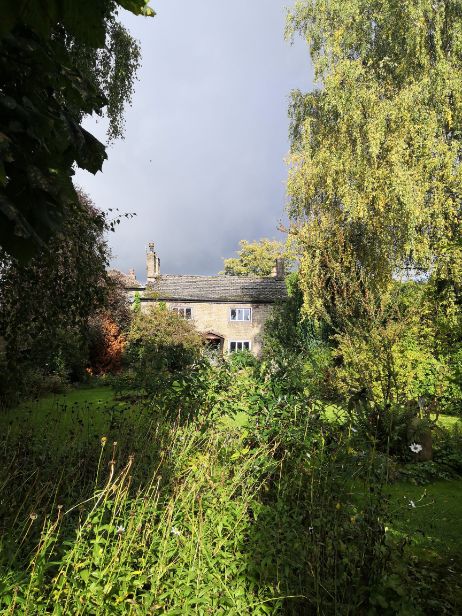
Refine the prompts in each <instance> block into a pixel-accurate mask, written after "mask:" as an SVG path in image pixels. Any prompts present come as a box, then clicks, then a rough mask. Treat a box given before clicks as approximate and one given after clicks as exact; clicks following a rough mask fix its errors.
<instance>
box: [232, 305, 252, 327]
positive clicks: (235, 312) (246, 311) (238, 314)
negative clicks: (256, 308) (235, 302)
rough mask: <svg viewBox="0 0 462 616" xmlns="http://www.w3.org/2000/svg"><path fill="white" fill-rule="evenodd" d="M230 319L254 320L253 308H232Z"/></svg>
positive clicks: (248, 321)
mask: <svg viewBox="0 0 462 616" xmlns="http://www.w3.org/2000/svg"><path fill="white" fill-rule="evenodd" d="M229 320H230V321H244V322H247V323H250V321H252V308H231V310H230V311H229Z"/></svg>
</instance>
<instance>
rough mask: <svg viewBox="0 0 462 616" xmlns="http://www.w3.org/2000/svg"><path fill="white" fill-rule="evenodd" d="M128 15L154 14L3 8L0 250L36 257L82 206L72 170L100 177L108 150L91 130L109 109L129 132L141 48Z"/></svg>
mask: <svg viewBox="0 0 462 616" xmlns="http://www.w3.org/2000/svg"><path fill="white" fill-rule="evenodd" d="M120 7H123V8H126V9H128V10H130V11H132V12H133V13H136V14H145V15H153V14H154V13H153V11H152V9H150V8H149V7H148V6H146V2H145V1H144V0H120V1H119V2H115V1H112V0H97V1H95V0H82V1H81V2H78V3H72V2H61V1H59V0H48V1H47V2H46V3H45V5H44V3H43V1H42V0H32V1H31V2H26V1H25V0H19V2H13V1H12V0H6V1H5V2H3V4H2V20H1V24H0V75H1V77H0V92H1V94H0V245H1V246H2V247H3V248H4V250H5V251H6V252H7V253H9V254H10V255H12V256H14V257H15V258H19V259H22V260H26V259H30V258H31V257H32V255H33V254H34V253H36V252H37V250H38V249H40V248H43V247H44V246H45V245H46V243H47V242H48V241H49V239H50V237H51V236H52V235H53V234H54V233H56V232H57V231H60V230H63V229H64V228H65V224H66V223H65V218H66V213H67V212H69V211H72V209H73V208H75V207H76V206H77V205H78V199H77V195H76V192H75V189H74V186H73V184H72V175H73V173H74V172H73V167H74V165H77V166H78V167H81V168H83V169H86V170H87V171H90V172H91V173H96V172H97V171H99V170H100V169H101V166H102V164H103V161H104V160H105V158H106V151H105V147H104V146H103V144H102V143H100V142H99V141H98V140H97V139H96V138H95V137H94V136H93V135H91V134H90V133H89V132H88V131H86V130H85V129H84V128H83V127H82V125H81V122H82V119H83V117H84V116H85V115H90V114H92V113H97V114H99V115H101V114H102V113H103V110H104V109H105V108H107V113H108V117H109V119H110V128H109V136H110V138H114V137H117V136H119V135H120V134H121V130H122V111H123V103H124V102H125V101H128V102H129V101H130V96H131V91H132V86H133V79H134V75H135V72H136V68H137V66H138V64H139V50H138V47H137V45H136V44H135V42H134V41H133V39H132V38H131V37H130V36H129V34H128V33H127V32H126V31H125V29H124V28H123V27H122V26H121V25H120V24H119V23H118V22H117V20H116V15H117V11H118V9H119V8H120Z"/></svg>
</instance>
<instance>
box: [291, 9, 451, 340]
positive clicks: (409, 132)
mask: <svg viewBox="0 0 462 616" xmlns="http://www.w3.org/2000/svg"><path fill="white" fill-rule="evenodd" d="M287 30H288V34H289V36H294V35H295V34H300V35H302V36H303V37H304V38H305V40H306V42H307V44H308V45H309V47H310V51H311V57H312V60H313V64H314V68H315V75H316V80H317V83H318V88H317V89H315V90H314V91H313V92H310V93H308V94H303V93H301V92H298V91H296V92H293V93H292V100H291V107H290V115H291V141H292V147H291V153H290V172H289V181H288V193H289V197H290V204H289V214H290V216H291V219H292V225H293V232H294V234H296V235H297V237H298V239H299V242H300V246H301V249H302V250H301V252H302V254H303V257H302V260H301V284H302V287H303V291H304V298H305V302H304V304H305V311H306V312H307V313H308V314H309V315H310V316H312V317H316V318H323V319H326V320H328V321H330V322H331V323H332V324H333V325H334V326H336V327H337V328H338V329H340V330H343V329H345V327H346V326H347V324H348V323H351V322H354V321H356V322H357V321H358V319H361V318H365V319H370V318H371V316H372V317H373V315H374V314H376V312H377V310H378V309H379V308H378V307H380V304H381V303H383V301H384V298H385V297H386V296H387V293H388V292H389V290H390V288H391V286H392V280H393V274H394V273H396V271H398V270H400V269H402V268H404V267H413V268H419V269H421V270H424V271H426V272H428V273H431V275H432V277H433V279H434V280H436V281H439V282H440V283H441V286H442V287H445V288H446V289H449V291H448V293H449V295H451V298H452V301H453V303H454V302H456V303H457V296H458V294H460V283H461V280H462V266H461V263H462V244H461V240H460V237H461V231H462V225H461V217H462V212H461V202H462V201H461V197H462V183H461V179H462V171H461V164H460V157H461V137H462V2H460V0H300V1H299V2H297V3H296V5H295V7H294V8H293V10H292V11H291V12H290V13H289V16H288V28H287Z"/></svg>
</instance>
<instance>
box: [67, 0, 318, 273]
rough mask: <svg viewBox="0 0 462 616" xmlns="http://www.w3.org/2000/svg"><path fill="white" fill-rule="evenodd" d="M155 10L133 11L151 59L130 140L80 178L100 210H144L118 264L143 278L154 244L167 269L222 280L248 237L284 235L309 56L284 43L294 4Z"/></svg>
mask: <svg viewBox="0 0 462 616" xmlns="http://www.w3.org/2000/svg"><path fill="white" fill-rule="evenodd" d="M151 5H152V7H153V8H154V9H155V10H156V11H157V16H156V17H155V18H154V19H144V18H142V17H134V16H131V15H130V14H125V15H124V16H123V22H124V23H125V25H126V26H127V27H128V28H129V30H130V32H131V33H132V35H133V36H134V37H135V38H137V39H138V40H139V41H140V42H141V49H142V55H143V65H142V68H141V69H140V71H139V75H138V76H139V81H138V82H137V84H136V90H135V94H134V98H133V106H132V107H131V108H129V109H127V110H126V114H125V117H126V134H125V139H124V140H121V141H118V142H117V143H115V144H114V145H112V146H111V147H110V148H109V150H108V155H109V159H108V160H107V161H106V162H105V164H104V167H103V172H102V173H98V174H97V175H96V176H92V175H91V174H89V173H86V172H83V171H79V172H78V173H77V183H78V184H79V185H80V186H81V187H82V188H83V189H84V190H85V191H86V192H88V193H89V195H90V196H91V198H92V199H93V201H94V202H95V203H96V205H97V206H98V207H100V208H101V209H105V210H107V209H108V208H110V207H112V208H119V210H121V211H122V212H136V214H137V216H136V217H135V218H133V219H132V220H129V221H122V222H121V224H120V225H119V227H118V229H117V232H116V233H115V234H111V237H110V245H111V248H112V252H113V255H114V258H113V263H112V265H113V266H114V267H116V268H118V269H121V270H122V271H128V269H129V268H131V267H134V268H135V270H136V274H137V277H138V279H140V280H144V279H145V276H146V272H145V256H144V255H145V247H146V245H147V243H148V242H149V241H154V242H155V245H156V250H157V252H158V255H159V256H160V259H161V271H162V273H177V274H181V273H183V274H214V273H217V272H218V271H220V269H222V264H223V261H222V259H223V257H230V256H233V254H234V252H235V251H236V249H237V248H238V242H239V240H240V239H247V240H249V241H252V240H256V239H259V238H261V237H270V238H278V237H279V238H282V235H281V234H280V233H279V232H278V231H277V225H278V222H279V221H280V220H281V219H283V217H284V204H285V201H286V197H285V181H286V177H287V169H286V166H285V163H284V157H285V156H286V154H287V151H288V140H287V132H288V118H287V107H288V101H289V93H290V91H291V90H292V89H293V88H300V89H302V90H305V91H306V90H309V89H311V87H312V69H311V64H310V60H309V56H308V50H307V48H306V46H305V45H304V44H303V43H302V42H301V41H297V42H296V43H295V45H290V44H289V43H287V42H286V41H284V21H285V7H286V6H287V5H289V6H290V2H288V0H286V1H283V0H234V1H233V2H229V1H228V2H225V1H224V0H196V1H195V2H192V0H152V1H151ZM87 126H89V127H90V130H92V132H94V133H95V134H97V136H98V137H99V138H100V139H102V140H104V139H105V132H104V128H105V127H104V125H103V124H102V123H100V124H98V125H97V126H95V125H94V124H93V123H92V122H90V123H87Z"/></svg>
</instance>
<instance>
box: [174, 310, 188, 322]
mask: <svg viewBox="0 0 462 616" xmlns="http://www.w3.org/2000/svg"><path fill="white" fill-rule="evenodd" d="M172 310H173V312H174V313H175V314H177V315H178V316H179V317H181V318H182V319H186V320H187V321H189V320H190V319H192V309H191V308H177V307H175V308H172Z"/></svg>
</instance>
